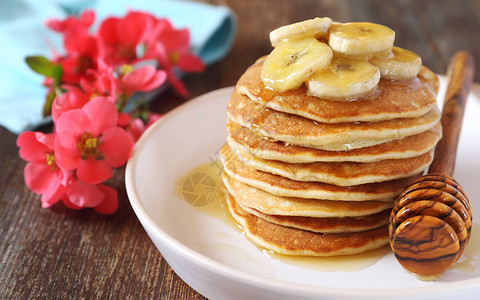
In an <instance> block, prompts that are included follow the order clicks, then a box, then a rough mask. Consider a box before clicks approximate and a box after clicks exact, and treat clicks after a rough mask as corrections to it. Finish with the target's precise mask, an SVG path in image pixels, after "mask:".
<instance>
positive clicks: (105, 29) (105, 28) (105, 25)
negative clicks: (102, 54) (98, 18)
mask: <svg viewBox="0 0 480 300" xmlns="http://www.w3.org/2000/svg"><path fill="white" fill-rule="evenodd" d="M119 21H120V19H119V18H116V17H110V18H106V19H105V20H103V22H102V24H100V28H99V29H98V35H99V36H100V37H101V38H102V40H103V41H104V42H107V43H111V44H115V43H118V35H117V24H118V22H119Z"/></svg>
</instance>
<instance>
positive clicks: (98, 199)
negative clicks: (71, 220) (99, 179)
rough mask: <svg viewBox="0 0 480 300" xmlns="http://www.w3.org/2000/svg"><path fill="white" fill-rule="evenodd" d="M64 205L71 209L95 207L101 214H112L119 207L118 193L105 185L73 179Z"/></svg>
mask: <svg viewBox="0 0 480 300" xmlns="http://www.w3.org/2000/svg"><path fill="white" fill-rule="evenodd" d="M65 194H66V197H64V199H63V203H64V205H65V206H66V207H68V208H71V209H81V208H83V207H93V208H94V209H95V211H96V212H98V213H101V214H112V213H114V212H115V211H116V210H117V207H118V195H117V191H116V190H115V189H113V188H111V187H109V186H106V185H103V184H88V183H85V182H83V181H81V180H79V179H76V180H75V179H72V180H71V181H70V182H69V184H68V186H67V188H66V191H65Z"/></svg>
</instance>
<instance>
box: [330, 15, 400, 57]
mask: <svg viewBox="0 0 480 300" xmlns="http://www.w3.org/2000/svg"><path fill="white" fill-rule="evenodd" d="M394 41H395V32H394V31H393V30H392V29H390V28H388V27H386V26H383V25H379V24H374V23H363V22H358V23H357V22H353V23H344V24H333V25H332V26H331V27H330V38H329V41H328V44H329V45H330V47H331V48H332V50H333V51H334V52H335V53H336V54H337V53H338V54H340V55H343V56H349V57H352V58H366V59H368V58H370V57H373V56H381V55H385V54H387V53H388V52H390V51H391V50H392V47H393V42H394Z"/></svg>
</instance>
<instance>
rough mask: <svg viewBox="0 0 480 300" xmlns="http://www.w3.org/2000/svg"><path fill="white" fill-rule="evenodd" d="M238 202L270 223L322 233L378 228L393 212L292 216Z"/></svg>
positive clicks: (243, 207)
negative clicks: (344, 215)
mask: <svg viewBox="0 0 480 300" xmlns="http://www.w3.org/2000/svg"><path fill="white" fill-rule="evenodd" d="M237 204H238V205H239V206H240V207H241V208H242V209H243V210H245V211H246V212H248V213H250V214H252V215H254V216H256V217H259V218H261V219H264V220H265V221H268V222H270V223H274V224H277V225H282V226H286V227H292V228H297V229H303V230H308V231H312V232H320V233H343V232H359V231H365V230H370V229H374V228H378V227H380V226H383V225H385V224H387V223H388V218H389V216H390V212H391V210H390V209H386V210H384V211H381V212H379V213H376V214H373V215H368V216H363V217H345V218H312V217H291V216H278V215H267V214H264V213H262V212H260V211H258V210H256V209H253V208H250V207H247V206H242V205H241V204H239V203H237Z"/></svg>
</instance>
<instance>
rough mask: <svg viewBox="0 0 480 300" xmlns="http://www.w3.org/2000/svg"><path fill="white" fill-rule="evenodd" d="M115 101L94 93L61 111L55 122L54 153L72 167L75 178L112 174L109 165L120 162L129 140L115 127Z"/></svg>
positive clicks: (87, 179) (102, 177) (91, 178)
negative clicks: (77, 106) (81, 102)
mask: <svg viewBox="0 0 480 300" xmlns="http://www.w3.org/2000/svg"><path fill="white" fill-rule="evenodd" d="M117 120H118V113H117V111H116V109H115V104H114V103H113V102H112V101H111V100H110V99H109V98H104V97H96V98H93V99H92V100H90V101H89V102H88V103H87V104H85V105H84V106H83V108H82V109H72V110H69V111H67V112H65V113H63V114H62V115H61V116H60V117H59V118H58V120H57V122H56V124H55V131H56V134H57V139H56V140H55V153H56V157H57V159H58V161H59V162H60V163H61V165H62V166H64V167H65V168H66V169H67V170H73V169H76V174H77V177H78V179H80V180H82V181H84V182H85V183H90V184H97V183H100V182H102V181H104V180H106V179H108V178H110V177H111V176H112V167H120V166H122V165H123V164H124V163H125V162H126V161H127V160H128V158H129V156H130V153H131V151H132V147H133V144H132V142H131V140H130V138H129V137H128V135H127V134H126V133H125V131H124V130H123V129H121V128H120V127H117Z"/></svg>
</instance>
